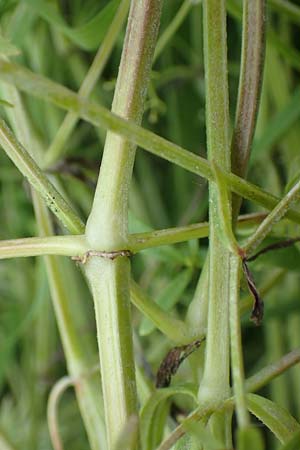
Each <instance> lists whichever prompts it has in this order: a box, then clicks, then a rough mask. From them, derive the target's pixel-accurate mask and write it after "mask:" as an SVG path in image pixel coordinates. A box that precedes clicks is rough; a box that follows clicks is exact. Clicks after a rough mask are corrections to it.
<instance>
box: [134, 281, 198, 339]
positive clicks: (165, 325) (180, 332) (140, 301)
mask: <svg viewBox="0 0 300 450" xmlns="http://www.w3.org/2000/svg"><path fill="white" fill-rule="evenodd" d="M130 294H131V301H132V303H133V304H134V305H135V306H136V307H137V308H138V309H139V310H140V311H141V313H142V314H144V315H145V316H146V317H148V318H149V319H150V320H151V321H152V322H153V323H154V324H155V326H156V327H157V328H158V329H159V330H160V331H161V332H162V333H164V334H165V335H166V336H167V337H168V338H169V339H171V340H172V341H174V342H176V344H181V345H182V344H188V343H190V342H191V341H192V340H195V339H198V338H201V337H203V335H204V331H203V330H202V334H199V335H197V336H195V335H194V334H193V331H191V332H190V330H189V329H188V327H187V326H186V325H185V324H184V322H183V321H181V320H178V319H175V318H174V317H172V316H171V315H170V313H168V312H166V311H164V310H163V309H162V308H161V307H160V306H159V305H157V303H155V302H154V301H152V300H150V299H149V298H148V297H146V295H145V294H144V293H143V291H142V290H141V289H140V287H139V286H138V285H137V284H136V283H135V282H134V281H131V284H130Z"/></svg>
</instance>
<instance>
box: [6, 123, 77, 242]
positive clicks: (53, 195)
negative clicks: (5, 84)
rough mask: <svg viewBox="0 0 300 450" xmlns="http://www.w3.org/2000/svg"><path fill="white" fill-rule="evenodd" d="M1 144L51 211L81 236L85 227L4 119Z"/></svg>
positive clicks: (69, 228) (68, 227)
mask: <svg viewBox="0 0 300 450" xmlns="http://www.w3.org/2000/svg"><path fill="white" fill-rule="evenodd" d="M0 144H1V146H2V147H3V149H4V150H5V152H6V154H7V156H8V157H9V158H10V159H11V160H12V161H13V163H14V164H15V165H16V166H17V168H18V169H19V170H20V172H21V173H22V174H23V175H24V176H25V177H26V178H27V179H28V181H29V183H30V184H31V185H32V186H33V187H34V188H35V189H36V190H37V191H38V192H39V193H40V194H41V196H42V197H43V198H44V199H45V201H46V204H47V205H48V206H49V208H50V209H51V211H52V212H53V213H54V214H55V215H56V216H57V217H58V219H59V220H60V221H61V222H62V223H63V225H64V226H65V227H66V228H67V229H68V230H70V231H71V232H72V233H75V234H80V233H82V232H83V230H84V225H83V223H82V221H81V220H80V219H79V217H78V216H77V215H76V214H75V213H74V211H73V210H72V209H71V208H70V206H69V205H68V204H67V203H66V201H65V200H64V199H63V197H62V196H61V194H60V193H59V192H58V191H57V189H55V187H54V186H53V185H52V183H50V181H49V180H48V178H47V177H46V175H45V174H44V173H43V172H42V171H41V169H40V168H39V166H38V165H37V163H36V162H35V161H34V159H33V158H32V157H31V156H30V154H29V153H28V152H27V151H26V150H25V148H24V147H23V146H22V145H21V144H20V142H18V140H17V139H16V138H15V136H14V135H13V133H12V132H11V130H10V129H9V128H8V126H7V125H6V123H5V122H4V120H3V119H0Z"/></svg>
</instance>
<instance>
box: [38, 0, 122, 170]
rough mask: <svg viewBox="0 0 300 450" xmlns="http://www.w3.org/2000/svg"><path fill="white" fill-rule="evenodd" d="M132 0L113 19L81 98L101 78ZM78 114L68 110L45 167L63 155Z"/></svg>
mask: <svg viewBox="0 0 300 450" xmlns="http://www.w3.org/2000/svg"><path fill="white" fill-rule="evenodd" d="M129 4H130V0H122V2H121V4H120V6H119V8H118V10H117V12H116V14H115V16H114V18H113V21H112V23H111V25H110V27H109V29H108V30H107V33H106V34H105V37H104V40H103V41H102V44H101V46H100V48H99V50H98V52H97V54H96V56H95V58H94V61H93V63H92V65H91V66H90V68H89V71H88V72H87V74H86V77H85V79H84V81H83V83H82V85H81V87H80V89H79V92H78V95H80V97H81V98H88V97H89V95H90V94H91V92H92V90H93V88H94V87H95V85H96V83H97V81H98V79H99V78H100V76H101V74H102V72H103V69H104V67H105V65H106V62H107V60H108V58H109V56H110V54H111V51H112V49H113V47H114V45H115V43H116V40H117V38H118V37H119V34H120V31H121V29H122V27H123V24H124V21H125V19H126V17H127V13H128V8H129ZM78 120H79V117H78V115H76V114H74V113H73V112H68V114H67V115H66V117H65V118H64V120H63V123H62V124H61V126H60V128H59V130H58V132H57V134H56V136H55V138H54V140H53V142H52V144H51V145H50V147H49V149H48V151H47V152H46V154H45V160H44V162H43V166H44V167H49V166H50V165H52V164H53V163H55V162H56V161H57V159H58V158H59V157H61V156H62V155H63V154H64V153H65V151H63V147H64V145H65V144H66V142H67V140H68V138H69V136H70V135H71V133H72V131H73V130H74V128H75V126H76V123H77V122H78Z"/></svg>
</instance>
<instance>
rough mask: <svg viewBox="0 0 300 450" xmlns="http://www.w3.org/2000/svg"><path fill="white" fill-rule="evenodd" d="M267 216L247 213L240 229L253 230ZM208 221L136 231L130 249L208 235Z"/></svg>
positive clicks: (138, 249) (131, 236)
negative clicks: (142, 231)
mask: <svg viewBox="0 0 300 450" xmlns="http://www.w3.org/2000/svg"><path fill="white" fill-rule="evenodd" d="M265 217H266V214H265V213H255V214H245V215H243V216H240V217H239V219H238V225H237V229H238V230H247V229H249V230H251V229H252V228H253V226H255V225H256V224H258V223H260V222H261V221H262V220H263V219H264V218H265ZM208 234H209V224H208V222H202V223H198V224H197V223H195V224H192V225H187V226H184V227H176V228H166V229H163V230H155V231H148V232H145V233H136V234H131V235H130V236H129V245H128V249H129V250H131V252H132V253H137V252H139V251H141V250H145V249H147V248H151V247H159V246H161V245H170V244H177V243H179V242H185V241H188V240H191V239H201V238H206V237H208Z"/></svg>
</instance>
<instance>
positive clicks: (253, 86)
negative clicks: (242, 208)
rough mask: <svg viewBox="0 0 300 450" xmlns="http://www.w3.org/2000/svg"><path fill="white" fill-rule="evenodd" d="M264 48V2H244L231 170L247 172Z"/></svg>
mask: <svg viewBox="0 0 300 450" xmlns="http://www.w3.org/2000/svg"><path fill="white" fill-rule="evenodd" d="M264 51H265V2H264V0H246V1H245V2H244V3H243V42H242V57H241V71H240V81H239V94H238V102H237V109H236V123H235V128H234V133H233V137H232V170H233V172H234V173H235V174H237V175H239V176H241V177H243V176H245V174H246V169H247V163H248V159H249V155H250V149H251V144H252V140H253V135H254V131H255V124H256V119H257V113H258V107H259V99H260V91H261V84H262V74H263V67H264Z"/></svg>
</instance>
